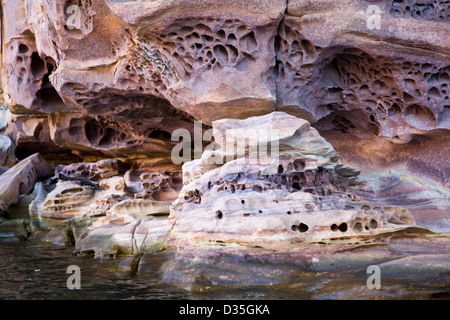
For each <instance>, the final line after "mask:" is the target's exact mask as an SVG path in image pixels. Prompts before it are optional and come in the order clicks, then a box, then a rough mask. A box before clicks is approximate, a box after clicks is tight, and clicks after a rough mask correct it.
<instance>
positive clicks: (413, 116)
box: [403, 104, 436, 129]
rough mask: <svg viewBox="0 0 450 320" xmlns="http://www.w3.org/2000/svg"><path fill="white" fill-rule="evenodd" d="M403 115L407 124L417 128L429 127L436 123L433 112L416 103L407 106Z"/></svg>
mask: <svg viewBox="0 0 450 320" xmlns="http://www.w3.org/2000/svg"><path fill="white" fill-rule="evenodd" d="M403 115H404V116H405V118H406V121H407V122H408V124H410V125H411V126H413V127H416V128H418V129H429V128H430V127H434V126H435V124H436V119H435V117H434V115H433V113H432V112H431V111H430V110H429V109H428V108H426V107H423V106H419V105H417V104H414V105H410V106H408V107H407V108H406V109H405V111H404V112H403Z"/></svg>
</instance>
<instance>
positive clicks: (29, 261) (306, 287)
mask: <svg viewBox="0 0 450 320" xmlns="http://www.w3.org/2000/svg"><path fill="white" fill-rule="evenodd" d="M117 263H118V261H117V260H115V259H108V260H103V261H102V260H100V259H97V258H94V257H91V256H77V255H75V254H74V253H73V247H62V246H56V245H53V244H45V243H39V242H32V241H31V242H30V241H28V242H21V241H9V240H8V241H2V239H0V299H27V300H30V299H45V300H53V299H71V300H77V299H83V300H94V299H114V300H117V299H120V300H122V299H237V300H242V299H450V282H449V279H450V274H449V273H448V272H444V273H443V274H440V275H438V276H432V277H430V276H426V275H425V277H416V276H413V277H411V276H408V275H407V274H405V275H403V274H401V275H400V276H399V277H395V278H383V282H382V289H381V290H369V289H368V288H367V285H366V279H367V277H368V275H367V274H366V268H365V267H364V268H361V266H360V267H359V268H353V269H352V268H350V269H347V270H343V269H340V270H331V271H320V272H318V271H317V270H316V271H304V272H300V273H299V276H298V279H297V280H296V281H294V282H293V283H290V284H288V285H282V286H281V285H280V286H277V285H274V286H260V287H252V288H238V289H226V290H225V289H223V288H222V289H220V290H211V291H208V292H203V293H195V292H190V291H187V290H184V289H181V288H178V287H175V286H173V285H170V284H167V283H164V282H163V281H162V280H161V277H160V275H158V274H157V273H155V274H152V275H139V274H138V275H135V274H132V273H130V272H128V271H121V270H118V269H117ZM70 265H77V266H79V267H80V269H81V290H69V289H68V288H67V285H66V281H67V278H68V277H69V276H70V274H67V273H66V271H67V267H68V266H70ZM155 267H157V266H155Z"/></svg>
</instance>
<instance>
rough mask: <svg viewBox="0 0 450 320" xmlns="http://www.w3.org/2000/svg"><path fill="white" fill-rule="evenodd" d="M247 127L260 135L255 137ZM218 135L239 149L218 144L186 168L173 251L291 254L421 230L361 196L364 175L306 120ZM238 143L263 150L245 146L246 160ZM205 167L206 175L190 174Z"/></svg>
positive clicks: (271, 121)
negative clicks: (199, 247)
mask: <svg viewBox="0 0 450 320" xmlns="http://www.w3.org/2000/svg"><path fill="white" fill-rule="evenodd" d="M249 123H258V129H259V130H257V131H255V132H253V133H252V132H251V131H252V130H251V129H248V128H249V127H250V126H249ZM213 130H214V135H215V137H217V136H218V135H219V133H220V135H221V136H227V140H228V141H230V139H231V141H234V143H229V144H226V148H225V150H223V149H222V148H223V146H225V144H223V145H220V142H217V141H219V140H220V139H215V141H216V143H218V144H219V145H220V146H219V148H217V149H216V150H214V151H212V152H205V153H204V154H203V156H202V158H201V159H199V160H194V162H193V163H187V164H185V165H184V166H183V176H184V177H186V178H187V182H186V183H185V185H184V187H183V189H182V190H181V192H180V195H179V197H178V199H177V200H176V201H175V202H174V203H173V204H172V206H171V216H170V219H171V220H172V223H173V229H172V231H171V233H170V236H169V243H170V245H173V246H183V245H189V244H198V243H201V244H204V245H205V246H206V245H208V244H209V245H216V246H220V245H224V246H228V245H229V246H239V247H262V248H265V249H269V250H292V249H295V248H297V249H298V248H299V247H302V246H305V245H307V244H311V243H319V242H320V243H323V242H325V243H355V244H357V243H360V244H361V243H368V242H371V241H374V240H375V239H377V238H379V237H380V236H382V235H383V234H390V233H392V232H396V231H399V230H403V229H405V228H408V227H412V226H414V225H415V221H414V217H413V215H412V214H411V213H410V212H409V211H408V210H406V209H404V208H401V207H394V206H380V205H378V204H377V203H372V202H368V201H366V200H364V199H363V198H361V197H357V196H355V195H354V194H353V191H352V190H354V189H358V188H360V186H361V185H362V182H361V181H359V180H358V179H357V176H358V174H359V172H358V171H357V170H354V169H352V168H350V167H347V166H345V165H343V164H342V163H341V162H340V161H339V160H338V155H337V153H336V152H335V151H334V149H333V148H332V146H331V145H330V144H329V143H328V142H326V141H325V140H324V139H323V138H322V137H321V136H320V135H319V133H318V132H317V130H315V129H314V128H311V127H310V126H309V123H308V122H307V121H306V120H303V119H298V118H296V117H294V116H290V115H288V114H286V113H282V112H276V113H273V114H269V115H266V116H261V117H255V118H249V119H246V120H235V119H230V120H227V119H225V120H220V121H217V122H213ZM267 131H270V132H272V135H273V137H272V138H270V139H268V138H267ZM228 133H230V134H228ZM264 133H266V134H264ZM259 137H260V139H258V138H259ZM228 138H230V139H228ZM236 138H239V139H241V141H242V140H244V141H248V140H249V139H250V140H256V141H257V142H258V143H257V144H259V148H258V149H254V148H251V147H250V148H244V147H243V148H241V150H242V151H243V152H242V153H241V152H239V149H238V148H235V146H237V145H239V143H240V142H239V141H238V140H236ZM224 140H225V139H223V140H222V142H223V141H224ZM258 140H261V141H258ZM275 140H276V141H277V145H278V146H277V148H276V150H275V148H274V146H273V144H271V143H272V142H274V141H275ZM268 142H269V145H270V146H271V147H269V146H267V143H268ZM261 143H262V144H261ZM261 145H266V148H267V149H270V153H271V154H270V156H269V155H268V153H264V152H263V153H262V152H261V150H262V148H261ZM230 146H231V148H230ZM274 151H276V153H274ZM212 155H214V157H212ZM230 155H231V156H232V157H231V159H230V158H229V157H227V156H230ZM224 159H225V163H223V162H222V161H223V160H224ZM204 164H205V168H207V169H205V170H203V171H202V169H201V168H202V166H203V165H204ZM199 167H200V169H199V170H200V172H201V174H200V175H198V174H195V173H194V174H193V173H191V172H190V170H191V169H194V170H195V169H197V168H199Z"/></svg>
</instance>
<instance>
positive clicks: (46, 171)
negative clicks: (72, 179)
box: [0, 153, 52, 211]
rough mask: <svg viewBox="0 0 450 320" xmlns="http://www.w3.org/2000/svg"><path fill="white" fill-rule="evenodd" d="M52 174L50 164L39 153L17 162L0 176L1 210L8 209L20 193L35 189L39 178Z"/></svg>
mask: <svg viewBox="0 0 450 320" xmlns="http://www.w3.org/2000/svg"><path fill="white" fill-rule="evenodd" d="M51 175H52V170H51V168H50V166H49V165H48V163H47V162H46V161H45V160H44V159H43V158H42V157H41V156H40V155H39V154H38V153H36V154H33V155H31V156H29V157H28V158H26V159H24V160H22V161H20V162H19V163H17V164H16V165H15V166H14V167H12V168H11V169H9V170H8V171H6V172H5V173H4V174H2V175H1V176H0V210H2V211H7V210H8V207H9V206H10V205H11V204H13V203H16V202H17V201H18V200H19V195H20V194H25V193H28V192H30V191H32V190H33V187H34V183H35V182H36V180H37V179H42V178H47V177H49V176H51Z"/></svg>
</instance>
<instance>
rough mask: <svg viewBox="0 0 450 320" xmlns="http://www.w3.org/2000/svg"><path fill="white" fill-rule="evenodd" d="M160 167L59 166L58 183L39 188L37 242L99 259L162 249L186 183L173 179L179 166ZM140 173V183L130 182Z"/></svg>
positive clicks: (112, 163) (33, 215) (34, 208)
mask: <svg viewBox="0 0 450 320" xmlns="http://www.w3.org/2000/svg"><path fill="white" fill-rule="evenodd" d="M157 163H158V161H156V163H155V161H153V162H150V163H149V162H145V161H144V162H142V163H141V164H136V163H135V164H134V165H133V168H131V166H130V165H129V164H127V163H124V162H122V161H120V160H117V159H106V160H100V161H98V162H82V163H76V164H71V165H67V166H63V165H61V166H58V167H57V168H56V170H55V176H54V177H53V178H51V179H48V180H46V181H45V182H39V183H37V184H36V186H35V191H36V197H35V198H34V200H33V201H32V202H31V204H30V206H29V211H30V219H31V233H32V234H31V237H32V238H33V239H35V240H38V239H39V240H43V241H48V242H53V243H58V244H71V245H76V250H77V251H79V252H82V253H94V254H95V255H97V256H109V255H118V254H122V255H130V254H139V253H144V252H153V251H159V250H162V249H163V248H164V245H165V241H166V237H167V235H168V233H169V231H170V228H169V227H170V224H169V222H168V215H169V205H170V203H171V201H173V200H174V199H176V197H177V195H178V192H179V189H180V188H181V184H177V183H174V182H173V180H172V179H171V178H170V176H173V177H176V176H177V173H176V170H175V171H173V165H172V166H170V165H169V164H168V163H167V162H164V160H163V161H160V166H159V169H161V171H160V172H158V171H157V170H156V169H157V168H158V164H157ZM149 166H151V167H152V168H153V171H151V172H149V171H148V169H149ZM171 167H172V168H171ZM136 173H139V176H138V177H139V178H140V180H139V181H133V179H130V177H133V176H134V175H135V174H136ZM131 181H133V183H131Z"/></svg>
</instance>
